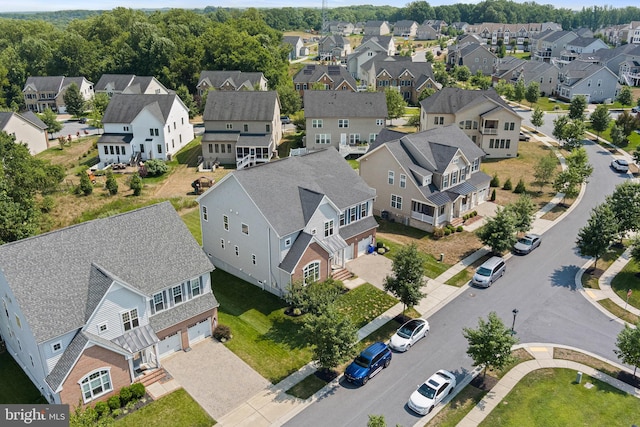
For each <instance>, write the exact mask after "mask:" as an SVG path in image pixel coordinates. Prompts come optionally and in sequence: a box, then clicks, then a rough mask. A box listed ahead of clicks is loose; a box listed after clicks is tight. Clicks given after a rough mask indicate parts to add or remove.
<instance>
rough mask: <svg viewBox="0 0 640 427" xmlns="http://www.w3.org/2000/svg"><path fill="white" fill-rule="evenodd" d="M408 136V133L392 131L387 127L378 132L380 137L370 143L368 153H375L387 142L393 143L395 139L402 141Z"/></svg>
mask: <svg viewBox="0 0 640 427" xmlns="http://www.w3.org/2000/svg"><path fill="white" fill-rule="evenodd" d="M406 134H407V133H406V132H400V131H398V130H392V129H389V128H386V127H385V128H382V130H381V131H380V132H378V136H377V137H376V140H375V141H373V142H370V143H369V150H367V151H373V150H375V149H376V148H377V147H378V146H380V145H382V144H384V143H385V142H388V141H393V140H394V139H400V138H402V137H403V136H405V135H406Z"/></svg>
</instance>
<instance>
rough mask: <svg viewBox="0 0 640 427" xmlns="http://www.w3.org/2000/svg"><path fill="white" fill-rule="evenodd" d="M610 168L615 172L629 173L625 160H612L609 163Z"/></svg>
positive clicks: (627, 163)
mask: <svg viewBox="0 0 640 427" xmlns="http://www.w3.org/2000/svg"><path fill="white" fill-rule="evenodd" d="M611 167H612V168H613V169H614V170H615V171H616V172H624V173H627V172H629V162H627V161H626V160H625V159H615V160H613V161H612V162H611Z"/></svg>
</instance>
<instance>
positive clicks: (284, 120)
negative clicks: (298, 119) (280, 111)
mask: <svg viewBox="0 0 640 427" xmlns="http://www.w3.org/2000/svg"><path fill="white" fill-rule="evenodd" d="M280 122H281V123H282V124H283V125H288V124H289V123H291V119H290V118H289V116H280Z"/></svg>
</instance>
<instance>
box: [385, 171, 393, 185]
mask: <svg viewBox="0 0 640 427" xmlns="http://www.w3.org/2000/svg"><path fill="white" fill-rule="evenodd" d="M394 177H395V173H394V172H393V171H389V174H388V176H387V182H388V183H389V185H393V181H394Z"/></svg>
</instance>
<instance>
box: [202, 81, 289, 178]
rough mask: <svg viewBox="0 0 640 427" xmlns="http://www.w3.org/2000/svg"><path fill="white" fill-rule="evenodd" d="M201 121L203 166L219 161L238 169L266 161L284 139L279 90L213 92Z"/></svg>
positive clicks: (271, 156) (210, 93) (210, 165)
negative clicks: (202, 130) (202, 128)
mask: <svg viewBox="0 0 640 427" xmlns="http://www.w3.org/2000/svg"><path fill="white" fill-rule="evenodd" d="M202 120H203V121H204V135H202V162H203V167H204V169H212V168H213V167H215V165H216V164H217V163H222V164H233V165H235V166H236V167H237V168H238V169H242V168H245V167H248V166H254V165H256V164H259V163H266V162H268V161H270V160H271V159H272V158H273V156H275V155H276V152H277V151H276V148H277V146H278V143H279V142H280V139H281V138H282V122H281V121H280V100H279V98H278V93H277V92H276V91H241V92H228V91H215V90H214V91H210V92H209V94H208V95H207V103H206V105H205V108H204V113H203V114H202Z"/></svg>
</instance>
